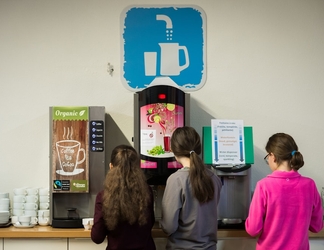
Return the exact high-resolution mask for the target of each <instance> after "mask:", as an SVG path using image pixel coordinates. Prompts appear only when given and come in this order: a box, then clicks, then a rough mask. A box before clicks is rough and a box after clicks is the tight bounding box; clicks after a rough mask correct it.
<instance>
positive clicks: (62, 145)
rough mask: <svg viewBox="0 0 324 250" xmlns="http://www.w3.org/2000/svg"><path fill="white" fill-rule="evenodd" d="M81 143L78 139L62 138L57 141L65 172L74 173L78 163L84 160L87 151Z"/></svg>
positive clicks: (58, 152) (61, 165)
mask: <svg viewBox="0 0 324 250" xmlns="http://www.w3.org/2000/svg"><path fill="white" fill-rule="evenodd" d="M80 145H81V143H80V142H79V141H76V140H62V141H58V142H56V150H57V155H58V158H59V162H60V167H61V169H62V171H63V172H65V173H72V172H74V171H75V169H76V167H77V166H78V164H81V163H82V162H84V160H85V158H86V152H85V150H84V148H81V147H80ZM80 152H82V158H81V160H79V157H80Z"/></svg>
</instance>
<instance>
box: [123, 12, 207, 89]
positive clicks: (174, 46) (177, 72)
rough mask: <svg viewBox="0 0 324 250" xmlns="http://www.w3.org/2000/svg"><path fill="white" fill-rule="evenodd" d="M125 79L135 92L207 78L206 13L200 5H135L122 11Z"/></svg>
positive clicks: (190, 85)
mask: <svg viewBox="0 0 324 250" xmlns="http://www.w3.org/2000/svg"><path fill="white" fill-rule="evenodd" d="M121 29H122V32H121V34H122V39H121V40H122V45H121V47H122V58H123V60H122V82H123V84H124V86H125V87H126V88H127V89H129V90H131V91H140V90H142V89H145V88H147V87H150V86H153V85H157V84H159V85H173V86H175V87H178V88H179V89H181V90H183V91H195V90H197V89H199V88H201V87H202V86H203V85H204V83H205V80H206V54H205V53H206V16H205V12H204V11H203V10H202V9H201V8H200V7H197V6H171V7H170V6H168V7H165V6H158V7H143V6H135V7H134V6H131V7H128V8H126V9H125V10H124V11H123V13H122V14H121Z"/></svg>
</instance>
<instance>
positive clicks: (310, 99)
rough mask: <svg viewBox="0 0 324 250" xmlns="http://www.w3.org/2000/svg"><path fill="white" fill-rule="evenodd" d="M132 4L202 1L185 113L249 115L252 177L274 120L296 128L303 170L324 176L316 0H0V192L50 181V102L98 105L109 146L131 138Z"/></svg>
mask: <svg viewBox="0 0 324 250" xmlns="http://www.w3.org/2000/svg"><path fill="white" fill-rule="evenodd" d="M134 4H151V5H152V4H173V5H175V4H194V5H199V6H200V7H201V8H202V9H204V11H205V12H206V16H207V81H206V83H205V85H204V87H202V88H201V89H200V90H198V91H196V92H192V93H191V125H192V126H193V127H195V128H196V129H197V130H198V131H199V132H201V130H202V127H203V126H209V125H210V119H212V118H219V119H242V120H244V124H245V125H246V126H253V130H254V144H255V145H254V146H255V147H254V149H255V164H254V166H253V170H252V179H253V183H252V186H253V188H254V186H255V182H256V181H257V180H259V179H260V178H262V177H264V176H265V175H266V174H268V173H270V171H269V169H268V167H267V165H266V164H265V163H264V162H263V157H264V155H265V150H264V146H265V144H266V142H267V139H268V138H269V136H271V135H272V134H273V133H276V132H286V133H289V134H291V135H292V136H293V137H294V138H295V139H296V142H297V144H298V145H299V147H300V151H301V152H302V153H303V155H304V158H305V162H306V164H305V166H304V167H303V168H302V169H301V171H300V172H301V173H302V174H304V175H307V176H309V177H311V178H313V179H314V180H315V181H316V183H317V186H318V188H319V189H320V188H321V186H324V175H323V174H322V172H323V170H324V167H323V164H324V163H323V154H322V148H323V147H322V144H323V141H324V129H323V128H324V118H323V111H322V110H323V108H324V101H323V94H324V74H323V66H324V59H323V58H324V46H323V41H324V29H323V23H324V15H323V13H324V1H322V0H308V1H304V0H285V1H282V0H265V1H259V0H245V1H239V0H228V1H220V0H215V1H210V0H199V1H196V0H187V1H181V0H173V1H169V2H168V1H167V2H166V1H161V0H151V1H148V0H147V1H130V0H128V1H127V0H119V1H112V0H105V1H104V0H92V1H88V0H56V1H53V0H13V1H10V0H0V192H10V193H12V191H13V189H14V188H15V187H20V186H48V184H49V183H48V182H49V106H64V105H65V106H81V105H84V106H92V105H100V106H105V107H106V112H107V113H108V118H109V119H108V120H109V124H108V125H107V126H108V131H107V136H108V143H109V144H108V145H107V148H108V149H109V150H111V149H112V148H113V147H114V146H116V145H117V144H120V143H122V142H125V141H126V142H129V143H131V138H132V136H133V92H130V91H128V90H126V89H125V88H124V87H123V85H122V83H121V77H120V73H121V68H120V65H121V59H122V58H121V54H120V50H121V38H120V36H121V34H120V13H121V12H122V10H123V9H124V8H125V7H127V6H129V5H134ZM108 63H111V64H112V65H113V66H114V69H115V71H114V74H113V76H110V75H109V74H108V73H107V64H108ZM109 154H110V152H108V155H109Z"/></svg>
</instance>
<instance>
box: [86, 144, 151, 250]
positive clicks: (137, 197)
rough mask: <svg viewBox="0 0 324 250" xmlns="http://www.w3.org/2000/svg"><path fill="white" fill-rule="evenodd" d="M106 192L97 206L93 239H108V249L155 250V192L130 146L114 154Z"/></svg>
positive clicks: (116, 150) (120, 147) (99, 199)
mask: <svg viewBox="0 0 324 250" xmlns="http://www.w3.org/2000/svg"><path fill="white" fill-rule="evenodd" d="M109 166H110V170H109V171H108V173H107V176H106V180H105V184H104V190H103V191H101V192H100V193H98V195H97V198H96V204H95V215H94V225H93V227H92V230H91V238H92V240H93V241H94V242H95V243H97V244H100V243H102V242H103V241H104V239H105V238H106V237H107V239H108V245H107V248H106V249H107V250H108V249H109V250H112V249H123V250H126V249H143V250H154V249H156V248H155V244H154V241H153V238H152V236H151V229H152V227H153V225H154V222H155V218H154V210H153V193H152V190H151V188H150V187H149V186H148V185H147V182H146V178H145V176H144V173H143V171H142V169H141V168H140V158H139V155H138V153H137V152H136V151H135V149H134V148H133V147H131V146H127V145H120V146H117V147H116V148H115V149H114V150H113V151H112V154H111V161H110V164H109Z"/></svg>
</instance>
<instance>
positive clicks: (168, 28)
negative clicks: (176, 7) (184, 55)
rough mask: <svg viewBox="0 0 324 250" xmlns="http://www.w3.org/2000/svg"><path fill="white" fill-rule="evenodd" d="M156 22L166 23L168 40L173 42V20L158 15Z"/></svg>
mask: <svg viewBox="0 0 324 250" xmlns="http://www.w3.org/2000/svg"><path fill="white" fill-rule="evenodd" d="M156 20H158V21H165V23H166V29H167V30H166V34H167V40H172V21H171V18H170V17H168V16H167V15H156Z"/></svg>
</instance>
